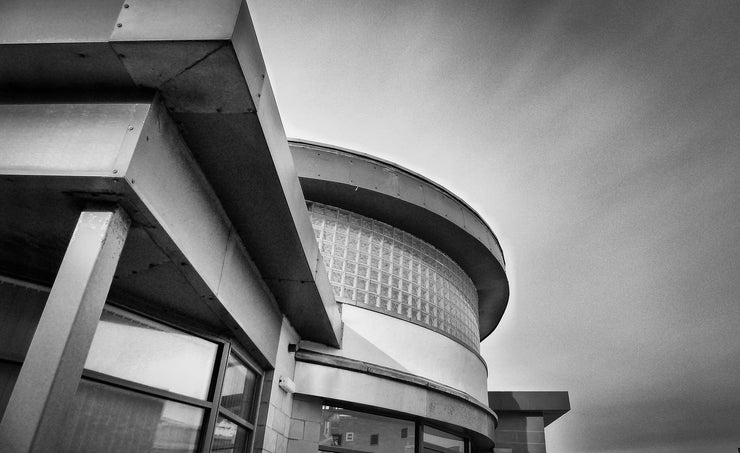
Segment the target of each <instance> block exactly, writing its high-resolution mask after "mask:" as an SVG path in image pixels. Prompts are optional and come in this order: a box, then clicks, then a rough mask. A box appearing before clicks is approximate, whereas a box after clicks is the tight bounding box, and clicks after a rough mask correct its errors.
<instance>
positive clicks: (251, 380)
mask: <svg viewBox="0 0 740 453" xmlns="http://www.w3.org/2000/svg"><path fill="white" fill-rule="evenodd" d="M256 382H257V374H256V373H255V372H254V371H252V370H251V369H249V368H248V367H247V366H246V365H245V364H244V363H243V362H242V361H241V360H239V359H237V358H236V357H235V356H234V355H233V354H230V355H229V363H228V365H227V366H226V374H225V375H224V385H223V390H222V391H221V407H223V408H226V409H228V410H230V411H231V412H233V413H235V414H236V415H238V416H240V417H242V418H244V419H245V420H250V415H251V412H252V400H253V398H254V387H255V384H256Z"/></svg>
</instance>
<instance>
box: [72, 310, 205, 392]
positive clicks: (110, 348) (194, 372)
mask: <svg viewBox="0 0 740 453" xmlns="http://www.w3.org/2000/svg"><path fill="white" fill-rule="evenodd" d="M216 352H217V346H216V344H215V343H211V342H210V341H206V340H204V339H202V338H198V337H194V336H192V335H188V334H186V333H184V332H180V331H179V330H175V329H172V328H169V327H167V326H164V325H162V324H159V323H156V322H154V321H150V320H148V319H145V318H142V317H139V316H136V315H133V314H130V313H127V312H124V311H122V310H118V309H115V308H110V307H106V309H105V310H104V311H103V315H102V316H101V317H100V322H99V323H98V328H97V330H96V331H95V338H94V339H93V343H92V346H91V347H90V353H89V354H88V356H87V362H86V363H85V368H87V369H89V370H93V371H98V372H100V373H105V374H108V375H111V376H116V377H119V378H122V379H126V380H129V381H134V382H139V383H141V384H145V385H148V386H151V387H156V388H158V389H162V390H167V391H170V392H174V393H179V394H182V395H187V396H192V397H194V398H199V399H206V398H207V396H208V390H209V387H210V384H211V375H212V374H213V366H214V363H215V360H216Z"/></svg>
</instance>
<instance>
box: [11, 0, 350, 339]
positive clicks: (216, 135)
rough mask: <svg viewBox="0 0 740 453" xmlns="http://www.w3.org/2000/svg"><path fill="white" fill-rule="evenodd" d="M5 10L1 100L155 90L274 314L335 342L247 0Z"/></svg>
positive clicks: (61, 100) (139, 96) (118, 96)
mask: <svg viewBox="0 0 740 453" xmlns="http://www.w3.org/2000/svg"><path fill="white" fill-rule="evenodd" d="M11 3H13V5H12V6H13V7H11V8H7V9H6V10H5V11H4V14H2V15H0V59H2V60H3V61H6V62H12V64H5V65H3V66H2V68H0V87H2V88H1V91H0V102H2V103H5V104H11V103H13V104H35V103H43V104H54V103H57V104H70V103H89V104H94V103H96V102H106V103H112V102H117V101H118V102H123V103H127V102H141V101H144V102H146V101H147V100H148V101H149V102H151V99H152V98H153V96H154V93H158V94H157V95H158V96H159V98H160V99H161V102H162V104H163V105H164V106H165V107H166V110H167V112H168V113H167V114H168V115H169V116H170V117H171V118H172V120H174V123H175V124H176V125H177V128H179V132H180V134H181V135H182V137H183V138H184V140H185V142H186V144H187V146H188V148H189V149H190V151H191V152H192V154H193V157H194V159H195V162H197V165H198V166H199V168H200V169H201V170H202V172H203V174H204V175H205V177H206V179H207V180H208V183H209V184H210V186H211V187H212V188H213V190H214V192H215V194H216V196H217V197H218V200H219V202H220V204H221V205H222V206H223V209H224V210H225V212H226V215H227V216H228V217H229V219H230V221H231V222H232V223H233V225H234V228H235V229H236V231H237V233H238V234H239V236H240V238H241V240H242V241H243V243H244V245H245V247H246V249H247V250H248V252H249V255H250V257H251V259H252V260H253V261H254V263H255V264H256V266H257V268H258V269H259V272H260V274H261V276H262V278H263V280H264V281H265V282H266V283H267V285H268V286H269V288H270V290H271V292H272V293H273V295H274V296H275V299H276V300H277V302H278V304H279V306H280V309H281V311H282V312H283V313H284V314H285V315H286V316H287V317H288V319H289V320H290V322H291V323H292V324H293V326H294V327H295V328H296V329H297V330H298V332H299V333H300V334H301V336H303V337H304V338H307V339H311V340H313V341H317V342H321V343H325V344H329V345H335V346H336V345H338V344H339V341H340V338H341V320H340V315H339V311H338V308H337V306H336V303H335V301H334V298H333V294H332V291H331V287H330V284H329V282H328V279H327V278H326V273H325V269H324V267H323V265H322V263H321V260H320V255H319V251H318V247H317V245H316V241H315V239H314V237H313V232H312V229H311V224H310V221H309V218H308V213H307V211H306V207H305V200H304V198H303V195H302V192H301V187H300V184H299V182H298V178H297V175H296V172H295V169H294V168H293V162H292V159H291V156H290V152H289V150H288V144H287V140H286V138H285V133H284V131H283V127H282V123H281V120H280V116H279V114H278V111H277V106H276V104H275V99H274V96H273V93H272V89H271V86H270V81H269V78H268V77H267V75H266V71H265V66H264V61H263V60H262V55H261V52H260V49H259V45H258V42H257V39H256V35H255V32H254V28H253V26H252V23H251V18H250V16H249V11H248V8H247V6H246V3H245V2H241V1H238V0H216V1H213V2H200V1H196V0H190V1H184V2H183V1H178V2H173V1H162V2H138V1H130V2H126V3H123V2H121V1H110V0H105V1H97V0H95V1H93V0H74V1H71V2H65V3H64V4H63V5H62V4H57V3H56V2H51V1H47V0H31V1H23V2H11ZM3 173H4V174H6V175H8V174H13V170H7V171H3ZM26 176H28V177H31V176H30V175H28V174H26ZM46 176H47V177H50V176H53V175H46ZM79 176H81V177H84V176H85V175H83V174H80V175H79ZM88 176H89V175H88ZM14 181H17V179H14ZM40 187H41V186H40ZM48 187H50V186H49V185H48V184H46V183H44V184H43V187H42V188H44V190H46V189H48ZM106 190H108V183H102V184H101V183H100V182H99V181H98V182H95V181H88V182H85V183H83V184H82V185H81V186H79V187H76V188H72V189H71V191H72V192H75V191H80V192H84V193H85V195H84V196H83V197H82V198H86V197H88V195H89V194H91V193H98V194H104V193H105V191H106ZM41 192H43V190H42V191H41ZM69 203H71V204H72V205H74V204H75V202H74V201H71V202H69ZM77 204H79V202H77ZM11 226H12V225H10V224H8V228H10V227H11ZM50 237H51V238H52V239H53V240H55V241H57V242H58V241H59V239H58V238H57V237H56V236H55V235H50Z"/></svg>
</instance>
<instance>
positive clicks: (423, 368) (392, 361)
mask: <svg viewBox="0 0 740 453" xmlns="http://www.w3.org/2000/svg"><path fill="white" fill-rule="evenodd" d="M342 319H343V321H344V334H343V337H342V348H341V349H335V348H331V347H326V346H323V345H320V344H317V343H305V342H304V343H302V344H301V349H307V350H313V351H316V352H321V353H324V354H330V355H335V356H338V357H344V358H348V359H354V360H358V361H362V362H365V363H371V364H374V365H379V366H383V367H387V368H392V369H395V370H399V371H403V372H407V373H411V374H413V375H416V376H419V377H422V378H424V379H428V380H430V381H433V382H437V383H440V384H443V385H446V386H448V387H452V388H454V389H456V390H459V391H462V392H464V393H466V394H468V395H470V396H471V397H473V398H475V399H476V400H478V401H480V402H482V403H483V404H485V402H486V401H487V398H488V396H487V383H486V381H487V378H488V370H487V368H486V364H485V362H484V361H483V359H481V358H480V356H478V355H477V354H475V353H473V352H472V351H470V350H469V349H467V348H465V347H464V346H462V345H461V344H460V343H458V342H456V341H453V340H452V339H450V338H448V337H446V336H443V335H439V334H438V333H436V332H434V331H431V330H429V329H425V328H423V327H421V326H419V325H417V324H412V323H409V322H405V321H403V320H401V319H398V318H395V317H390V316H385V315H383V314H381V313H379V312H374V311H368V310H363V309H360V308H358V307H356V306H352V305H345V306H344V308H343V310H342ZM462 370H464V372H462Z"/></svg>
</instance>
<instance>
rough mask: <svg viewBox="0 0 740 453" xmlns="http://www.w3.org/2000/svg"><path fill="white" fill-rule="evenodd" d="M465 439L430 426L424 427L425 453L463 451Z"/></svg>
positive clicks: (458, 452) (454, 452) (456, 452)
mask: <svg viewBox="0 0 740 453" xmlns="http://www.w3.org/2000/svg"><path fill="white" fill-rule="evenodd" d="M464 451H465V440H464V439H463V438H462V437H459V436H455V435H454V434H449V433H446V432H444V431H440V430H438V429H434V428H431V427H429V426H425V427H424V453H463V452H464Z"/></svg>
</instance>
